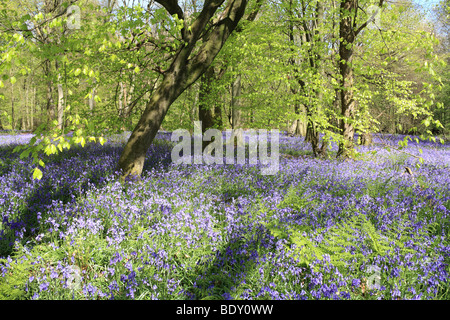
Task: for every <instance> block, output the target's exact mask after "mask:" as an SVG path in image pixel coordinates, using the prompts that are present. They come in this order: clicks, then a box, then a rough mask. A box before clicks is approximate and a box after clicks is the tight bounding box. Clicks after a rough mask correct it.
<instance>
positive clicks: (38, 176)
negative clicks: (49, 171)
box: [33, 168, 42, 180]
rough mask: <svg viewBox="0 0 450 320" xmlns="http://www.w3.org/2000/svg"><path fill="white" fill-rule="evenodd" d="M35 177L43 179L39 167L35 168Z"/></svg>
mask: <svg viewBox="0 0 450 320" xmlns="http://www.w3.org/2000/svg"><path fill="white" fill-rule="evenodd" d="M33 179H37V180H41V179H42V171H41V170H39V168H34V171H33Z"/></svg>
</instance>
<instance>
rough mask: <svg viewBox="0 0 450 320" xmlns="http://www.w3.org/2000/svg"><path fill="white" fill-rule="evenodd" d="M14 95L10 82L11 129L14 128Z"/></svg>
mask: <svg viewBox="0 0 450 320" xmlns="http://www.w3.org/2000/svg"><path fill="white" fill-rule="evenodd" d="M15 100H16V97H15V95H14V84H11V129H12V130H15V128H16V115H15V107H14V101H15Z"/></svg>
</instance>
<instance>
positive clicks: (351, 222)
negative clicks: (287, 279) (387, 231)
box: [266, 214, 403, 270]
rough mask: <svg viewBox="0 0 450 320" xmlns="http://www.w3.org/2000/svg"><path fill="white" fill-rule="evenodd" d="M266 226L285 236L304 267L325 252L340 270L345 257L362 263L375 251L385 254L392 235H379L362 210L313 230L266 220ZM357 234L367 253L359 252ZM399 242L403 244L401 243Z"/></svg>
mask: <svg viewBox="0 0 450 320" xmlns="http://www.w3.org/2000/svg"><path fill="white" fill-rule="evenodd" d="M266 227H267V228H268V230H269V231H270V233H271V234H272V235H273V236H274V237H276V238H279V239H286V240H287V241H288V245H286V247H287V248H288V250H289V251H290V253H291V255H292V256H293V257H296V258H299V260H300V264H301V265H304V266H308V267H309V266H310V265H311V263H312V262H313V261H315V260H322V259H323V258H324V256H325V255H328V256H329V257H330V262H331V263H332V264H333V265H334V266H335V267H337V268H338V269H341V270H343V269H344V268H347V266H348V263H349V261H354V259H355V258H357V260H358V261H359V262H360V263H362V262H363V261H366V260H368V259H371V258H373V257H375V256H376V255H386V254H388V253H389V252H393V251H394V250H393V249H394V248H393V247H392V246H391V245H390V242H392V241H394V239H392V238H389V237H383V236H381V235H380V234H379V233H378V231H377V230H376V228H375V227H374V225H373V224H372V223H371V222H370V220H368V219H367V217H366V215H364V214H355V215H353V216H351V217H349V218H348V219H346V220H344V221H342V222H341V223H338V224H336V225H334V226H332V227H331V228H328V229H326V228H322V229H317V230H315V231H314V232H305V231H306V230H308V227H305V226H300V227H291V228H290V229H288V228H282V227H281V226H280V225H277V224H275V223H270V224H266ZM286 229H287V230H286ZM314 235H323V240H322V241H320V242H319V241H314V240H312V239H313V236H314ZM361 238H363V239H364V238H365V239H366V242H365V243H364V244H366V245H367V246H368V247H369V248H370V249H371V250H372V253H371V254H369V255H367V256H364V255H363V254H362V252H361V249H360V246H361V245H362V243H361V240H360V239H361ZM293 245H295V246H293ZM399 245H400V246H401V247H403V246H402V244H399Z"/></svg>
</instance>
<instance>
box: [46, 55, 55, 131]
mask: <svg viewBox="0 0 450 320" xmlns="http://www.w3.org/2000/svg"><path fill="white" fill-rule="evenodd" d="M50 68H51V65H50V61H49V60H47V61H46V62H45V64H44V73H45V76H46V78H47V127H48V128H50V127H51V125H52V124H51V123H52V121H53V120H54V118H55V105H54V103H53V81H52V80H51V74H50V72H51V70H50Z"/></svg>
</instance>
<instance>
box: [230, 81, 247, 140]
mask: <svg viewBox="0 0 450 320" xmlns="http://www.w3.org/2000/svg"><path fill="white" fill-rule="evenodd" d="M240 95H241V75H240V74H238V75H237V76H236V79H235V80H234V82H233V84H232V86H231V123H232V128H233V134H232V136H231V141H232V142H234V138H235V137H236V139H237V144H243V143H244V137H243V134H242V130H238V129H242V110H241V102H240V101H239V97H240Z"/></svg>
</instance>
